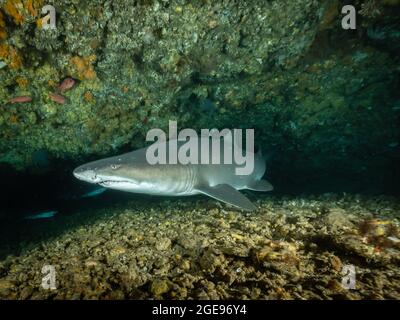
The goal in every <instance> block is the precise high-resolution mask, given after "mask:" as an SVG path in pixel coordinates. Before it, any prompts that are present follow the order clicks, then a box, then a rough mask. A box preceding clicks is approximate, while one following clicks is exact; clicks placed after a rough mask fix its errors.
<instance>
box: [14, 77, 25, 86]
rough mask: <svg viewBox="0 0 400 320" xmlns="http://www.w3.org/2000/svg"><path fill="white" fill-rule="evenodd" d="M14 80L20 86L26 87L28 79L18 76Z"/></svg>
mask: <svg viewBox="0 0 400 320" xmlns="http://www.w3.org/2000/svg"><path fill="white" fill-rule="evenodd" d="M15 82H16V83H17V84H18V86H19V87H20V88H26V87H27V85H28V79H26V78H24V77H18V78H17V79H15Z"/></svg>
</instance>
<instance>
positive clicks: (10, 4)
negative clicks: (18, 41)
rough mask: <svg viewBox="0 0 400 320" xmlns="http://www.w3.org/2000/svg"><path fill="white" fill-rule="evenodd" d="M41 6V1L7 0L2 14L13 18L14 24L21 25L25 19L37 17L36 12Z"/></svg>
mask: <svg viewBox="0 0 400 320" xmlns="http://www.w3.org/2000/svg"><path fill="white" fill-rule="evenodd" d="M43 4H44V1H43V0H7V1H6V3H5V4H4V12H5V13H6V14H7V15H9V16H10V17H12V18H13V20H14V23H15V24H17V25H21V24H22V23H23V22H24V21H25V18H27V17H29V16H31V17H37V16H38V10H39V9H40V8H41V7H42V6H43Z"/></svg>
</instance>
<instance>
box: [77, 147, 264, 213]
mask: <svg viewBox="0 0 400 320" xmlns="http://www.w3.org/2000/svg"><path fill="white" fill-rule="evenodd" d="M146 150H147V148H143V149H139V150H136V151H133V152H129V153H125V154H122V155H119V156H115V157H110V158H105V159H101V160H97V161H93V162H90V163H87V164H84V165H82V166H80V167H78V168H76V169H75V170H74V172H73V174H74V176H75V177H76V178H78V179H80V180H83V181H86V182H89V183H95V184H98V185H100V186H103V187H105V188H110V189H115V190H121V191H127V192H134V193H145V194H152V195H166V196H185V195H195V194H201V193H202V194H206V195H208V196H211V197H214V198H216V199H218V200H221V201H224V202H226V203H229V204H232V205H234V206H236V207H239V208H241V209H244V210H248V211H252V210H254V209H255V207H254V206H253V205H252V204H251V202H250V201H249V200H248V199H247V198H246V197H244V196H243V195H242V194H240V193H239V192H238V191H236V190H242V189H251V190H258V191H270V190H272V186H271V185H270V184H269V183H268V182H267V181H265V180H261V178H262V176H263V175H264V172H265V162H264V160H263V159H262V157H261V155H260V154H254V170H253V172H252V173H251V174H250V175H243V176H240V175H236V174H235V169H236V168H237V166H236V165H235V164H230V165H226V164H220V165H216V164H198V165H196V164H188V165H181V164H156V165H150V164H148V162H147V160H146ZM260 183H263V185H260ZM257 184H258V185H257ZM214 188H215V189H214ZM214 192H217V193H218V194H217V193H214Z"/></svg>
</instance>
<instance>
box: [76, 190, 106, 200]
mask: <svg viewBox="0 0 400 320" xmlns="http://www.w3.org/2000/svg"><path fill="white" fill-rule="evenodd" d="M106 190H107V189H106V188H98V189H94V190H93V191H90V192H88V193H85V194H84V195H82V196H81V197H80V198H81V199H82V198H90V197H96V196H98V195H99V194H102V193H103V192H104V191H106Z"/></svg>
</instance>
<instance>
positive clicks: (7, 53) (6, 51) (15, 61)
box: [0, 43, 22, 69]
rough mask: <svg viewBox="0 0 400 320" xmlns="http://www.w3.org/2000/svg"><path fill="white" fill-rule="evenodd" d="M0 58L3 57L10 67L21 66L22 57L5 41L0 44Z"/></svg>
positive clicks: (16, 67)
mask: <svg viewBox="0 0 400 320" xmlns="http://www.w3.org/2000/svg"><path fill="white" fill-rule="evenodd" d="M0 59H3V60H4V61H5V62H6V63H7V65H8V66H9V67H10V68H11V69H18V68H20V67H21V66H22V58H21V56H20V55H19V54H18V51H17V50H16V49H15V48H14V47H12V46H10V45H8V44H6V43H2V44H0Z"/></svg>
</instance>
